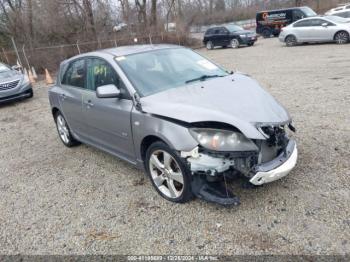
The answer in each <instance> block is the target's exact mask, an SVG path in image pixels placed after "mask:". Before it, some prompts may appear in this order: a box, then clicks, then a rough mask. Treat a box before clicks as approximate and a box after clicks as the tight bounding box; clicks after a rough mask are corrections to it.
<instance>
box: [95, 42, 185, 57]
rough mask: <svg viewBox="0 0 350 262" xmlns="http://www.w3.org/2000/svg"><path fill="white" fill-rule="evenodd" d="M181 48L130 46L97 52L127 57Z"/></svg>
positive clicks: (168, 45) (165, 45) (173, 46)
mask: <svg viewBox="0 0 350 262" xmlns="http://www.w3.org/2000/svg"><path fill="white" fill-rule="evenodd" d="M179 47H180V46H178V45H170V44H158V45H128V46H121V47H114V48H108V49H103V50H99V51H96V52H104V53H108V54H111V55H113V56H126V55H132V54H138V53H144V52H149V51H154V50H163V49H170V48H179Z"/></svg>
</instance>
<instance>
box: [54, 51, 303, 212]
mask: <svg viewBox="0 0 350 262" xmlns="http://www.w3.org/2000/svg"><path fill="white" fill-rule="evenodd" d="M49 100H50V104H51V109H52V114H53V117H54V120H55V122H56V126H57V130H58V134H59V137H60V139H61V140H62V142H63V144H64V145H66V146H67V147H72V146H74V145H77V144H79V143H80V142H82V143H85V144H88V145H91V146H93V147H96V148H99V149H101V150H104V151H106V152H108V153H111V154H112V155H114V156H116V157H119V158H121V159H123V160H126V161H128V162H129V163H131V164H133V165H135V166H137V167H139V168H142V169H144V170H145V171H146V173H147V174H148V176H149V177H150V179H151V181H152V184H153V186H154V188H155V189H156V190H157V192H158V193H159V194H160V195H161V196H163V197H164V198H165V199H167V200H169V201H173V202H180V203H182V202H186V201H188V200H190V199H191V198H192V197H193V196H197V197H199V198H202V199H205V200H208V201H212V202H215V203H220V204H224V205H229V204H233V205H237V204H238V203H239V199H238V197H236V196H234V195H233V193H232V192H231V191H230V190H229V189H228V188H227V187H226V186H225V185H226V183H224V182H226V179H229V178H230V177H232V176H235V175H237V174H242V175H243V176H245V177H246V179H247V180H248V181H249V182H250V183H251V184H253V185H262V184H265V183H269V182H272V181H275V180H278V179H280V178H282V177H284V176H286V175H287V174H288V173H289V172H290V171H291V170H292V169H293V167H294V166H295V164H296V162H297V147H296V142H295V141H294V140H293V139H290V138H289V137H288V135H287V130H288V129H292V130H294V127H293V126H292V123H291V122H292V120H291V117H290V116H289V114H288V112H287V111H286V110H285V109H284V107H283V106H281V105H280V104H279V103H278V102H277V101H276V100H275V99H274V98H273V97H272V96H271V95H269V94H268V93H267V92H266V91H265V90H264V89H262V88H261V87H260V85H259V84H258V83H257V82H256V81H254V80H253V79H251V78H250V77H248V76H247V75H244V74H241V73H231V72H227V71H226V70H224V69H223V68H221V67H220V66H218V65H216V64H214V63H213V62H211V61H209V60H208V59H206V58H204V57H202V56H201V55H199V54H197V53H195V52H193V51H192V50H190V49H187V48H183V47H179V46H173V45H144V46H142V45H141V46H128V47H118V48H113V49H107V50H102V51H97V52H92V53H87V54H82V55H79V56H75V57H73V58H71V59H68V60H66V61H64V62H62V63H61V66H60V70H59V73H58V77H57V83H56V85H55V86H53V87H52V88H50V90H49Z"/></svg>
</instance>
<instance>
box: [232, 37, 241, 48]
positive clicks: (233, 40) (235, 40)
mask: <svg viewBox="0 0 350 262" xmlns="http://www.w3.org/2000/svg"><path fill="white" fill-rule="evenodd" d="M230 45H231V47H232V48H234V49H236V48H238V47H239V45H240V44H239V41H238V39H232V40H231V44H230Z"/></svg>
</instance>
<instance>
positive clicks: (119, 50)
mask: <svg viewBox="0 0 350 262" xmlns="http://www.w3.org/2000/svg"><path fill="white" fill-rule="evenodd" d="M171 48H184V47H182V46H179V45H170V44H159V45H128V46H121V47H114V48H108V49H101V50H96V51H92V52H88V53H83V54H80V55H76V56H73V57H71V58H69V59H67V60H65V61H63V63H66V62H70V61H72V60H75V59H79V58H84V57H88V56H99V55H111V56H127V55H132V54H139V53H144V52H149V51H154V50H164V49H171Z"/></svg>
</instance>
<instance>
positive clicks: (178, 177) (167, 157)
mask: <svg viewBox="0 0 350 262" xmlns="http://www.w3.org/2000/svg"><path fill="white" fill-rule="evenodd" d="M145 168H146V172H147V174H148V176H149V177H150V179H151V182H152V185H153V187H154V188H155V189H156V191H157V192H158V193H159V194H160V195H161V196H162V197H163V198H165V199H166V200H168V201H171V202H175V203H185V202H188V201H189V200H191V199H192V198H193V194H192V190H191V172H190V170H189V169H188V167H187V165H186V163H185V161H184V160H183V159H182V158H181V157H180V156H179V154H178V153H177V152H176V151H174V150H172V149H171V148H170V147H169V146H168V145H166V144H165V143H163V142H155V143H153V144H152V145H151V146H150V147H149V148H148V149H147V152H146V157H145Z"/></svg>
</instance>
